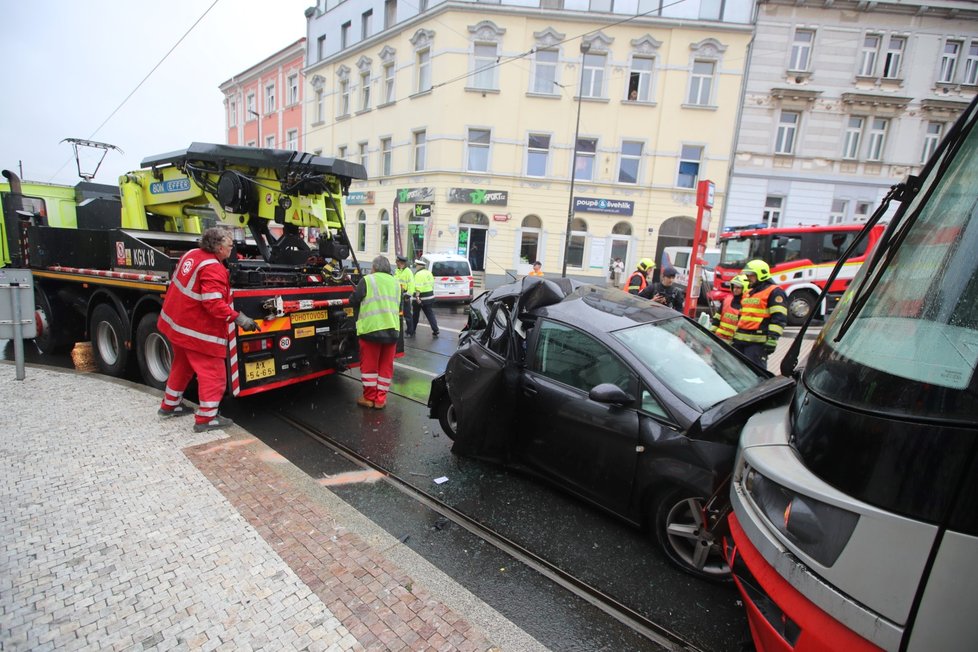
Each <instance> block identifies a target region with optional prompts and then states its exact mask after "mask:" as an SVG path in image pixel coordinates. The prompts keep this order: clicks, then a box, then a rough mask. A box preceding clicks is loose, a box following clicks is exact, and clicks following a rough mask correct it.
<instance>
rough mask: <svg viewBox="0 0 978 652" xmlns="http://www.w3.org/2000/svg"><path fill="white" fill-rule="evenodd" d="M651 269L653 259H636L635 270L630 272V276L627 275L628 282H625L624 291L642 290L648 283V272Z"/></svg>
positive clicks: (636, 291) (652, 267)
mask: <svg viewBox="0 0 978 652" xmlns="http://www.w3.org/2000/svg"><path fill="white" fill-rule="evenodd" d="M653 269H655V261H654V260H652V259H651V258H643V259H642V260H640V261H638V265H637V266H636V267H635V271H634V272H632V274H631V276H629V277H628V282H627V283H625V292H628V293H629V294H638V293H639V292H641V291H642V290H644V289H645V288H646V287H647V286H648V284H649V278H648V276H649V272H651V271H652V270H653Z"/></svg>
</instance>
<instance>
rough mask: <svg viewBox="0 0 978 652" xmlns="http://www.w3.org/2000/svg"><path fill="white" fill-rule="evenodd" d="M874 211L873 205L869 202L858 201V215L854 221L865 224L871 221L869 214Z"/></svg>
mask: <svg viewBox="0 0 978 652" xmlns="http://www.w3.org/2000/svg"><path fill="white" fill-rule="evenodd" d="M872 211H873V204H872V203H871V202H868V201H857V202H856V213H855V215H853V219H854V220H855V221H856V222H865V221H866V220H868V219H869V214H870V213H871V212H872Z"/></svg>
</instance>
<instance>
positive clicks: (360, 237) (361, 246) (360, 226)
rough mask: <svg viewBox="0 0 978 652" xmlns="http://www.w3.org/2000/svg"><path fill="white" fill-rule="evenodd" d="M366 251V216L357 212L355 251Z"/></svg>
mask: <svg viewBox="0 0 978 652" xmlns="http://www.w3.org/2000/svg"><path fill="white" fill-rule="evenodd" d="M366 250H367V214H366V213H365V212H363V210H359V211H357V251H366Z"/></svg>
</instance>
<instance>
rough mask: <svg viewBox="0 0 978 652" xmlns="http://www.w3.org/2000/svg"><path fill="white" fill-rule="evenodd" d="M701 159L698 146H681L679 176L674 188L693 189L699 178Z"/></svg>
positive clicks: (701, 152) (701, 155) (700, 150)
mask: <svg viewBox="0 0 978 652" xmlns="http://www.w3.org/2000/svg"><path fill="white" fill-rule="evenodd" d="M702 159H703V148H702V147H701V146H699V145H683V148H682V151H681V153H680V155H679V175H678V177H677V178H676V186H677V187H679V188H695V187H696V180H697V179H698V178H699V176H700V161H701V160H702Z"/></svg>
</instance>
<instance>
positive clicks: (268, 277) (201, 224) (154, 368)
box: [0, 143, 366, 396]
mask: <svg viewBox="0 0 978 652" xmlns="http://www.w3.org/2000/svg"><path fill="white" fill-rule="evenodd" d="M3 176H4V177H5V178H6V179H7V181H8V183H4V184H0V195H2V201H3V220H2V222H0V266H9V267H16V268H24V269H30V270H31V275H32V277H33V281H34V297H35V321H36V323H37V331H38V334H37V337H36V338H35V342H36V344H37V346H38V348H39V349H40V350H41V351H42V353H49V352H57V351H59V350H64V349H66V348H68V347H70V346H71V345H73V344H74V343H75V342H77V341H79V340H83V339H85V337H86V335H87V338H88V339H90V340H91V343H92V353H93V357H94V361H95V363H96V364H97V366H98V368H99V370H100V371H101V372H103V373H105V374H108V375H111V376H123V375H125V374H126V373H127V370H129V369H130V367H132V366H133V365H135V366H136V367H138V370H139V373H140V375H141V376H142V378H143V380H144V382H146V384H148V385H150V386H152V387H156V388H162V387H163V386H164V384H165V382H166V378H167V375H168V373H169V369H170V361H171V357H172V349H171V347H170V344H169V342H168V341H167V340H166V338H165V337H164V336H163V335H161V334H160V333H159V331H158V330H157V328H156V321H157V318H158V317H159V312H160V308H161V306H162V305H163V298H164V296H165V294H166V292H167V288H168V284H169V279H170V277H171V275H172V274H173V272H174V268H175V266H176V264H177V262H178V261H179V259H180V257H181V256H182V255H183V254H184V253H185V252H187V251H189V250H190V249H193V248H194V247H196V246H197V245H198V242H199V236H200V233H201V232H202V231H203V229H204V228H206V227H207V226H210V225H215V224H224V225H227V226H229V227H231V228H232V229H233V233H234V240H235V246H234V249H233V251H232V253H231V256H230V257H229V258H228V260H227V263H226V264H227V268H228V272H229V275H230V280H231V288H232V289H231V298H232V301H233V304H234V308H235V309H236V310H238V311H241V312H243V313H244V314H246V315H248V316H249V317H251V318H253V319H255V320H256V322H257V323H258V325H259V326H260V330H259V331H258V332H253V333H244V332H238V331H237V330H236V327H234V325H233V324H232V325H231V328H232V331H231V332H230V333H229V355H228V369H227V371H228V381H229V382H228V387H229V390H230V392H231V394H233V395H234V396H247V395H250V394H255V393H258V392H263V391H267V390H271V389H275V388H279V387H283V386H286V385H290V384H293V383H298V382H302V381H306V380H310V379H313V378H317V377H320V376H323V375H326V374H329V373H332V372H335V371H337V370H342V369H345V368H347V367H350V366H353V365H356V364H358V347H357V338H356V322H355V317H354V311H353V309H352V308H351V307H350V306H349V297H350V295H351V294H352V292H353V288H354V286H355V284H356V282H357V281H358V280H359V271H358V269H359V268H358V265H357V261H356V258H355V256H354V257H353V259H352V261H351V262H347V258H349V257H350V256H351V253H352V252H351V248H350V245H349V239H348V237H347V234H346V231H345V228H344V219H343V205H342V200H343V196H345V195H346V194H348V192H349V187H350V184H351V182H352V181H353V180H354V179H365V178H366V172H365V170H364V168H363V166H361V165H358V164H355V163H350V162H347V161H343V160H339V159H334V158H324V157H319V156H313V155H310V154H304V153H300V152H294V151H286V150H276V149H259V148H254V147H236V146H230V145H214V144H207V143H193V144H191V145H190V147H188V148H187V149H184V150H179V151H176V152H170V153H167V154H161V155H158V156H151V157H148V158H146V159H144V160H143V161H142V163H141V169H139V170H136V171H134V172H129V173H127V174H124V175H122V176H121V177H120V178H119V185H118V187H115V186H109V185H104V184H97V183H91V182H88V181H83V182H81V183H79V184H77V185H76V186H74V187H70V186H62V185H52V184H41V183H31V182H27V181H21V180H20V179H19V178H18V176H17V175H16V174H15V173H13V172H11V171H9V170H4V171H3ZM309 234H315V235H316V242H315V246H310V244H309V240H311V239H312V238H309V237H308V236H309ZM304 236H305V237H304Z"/></svg>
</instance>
